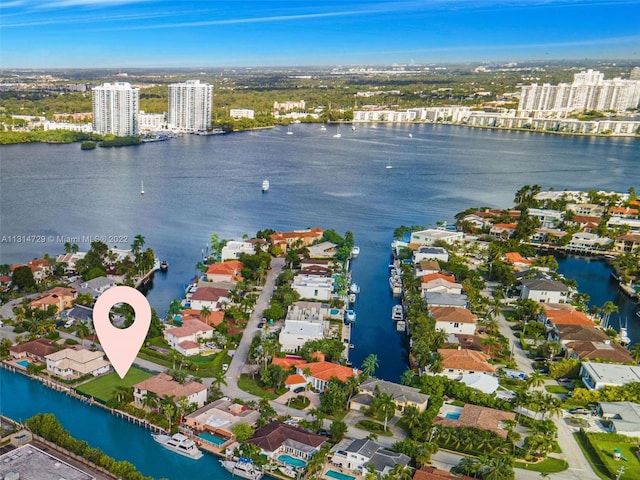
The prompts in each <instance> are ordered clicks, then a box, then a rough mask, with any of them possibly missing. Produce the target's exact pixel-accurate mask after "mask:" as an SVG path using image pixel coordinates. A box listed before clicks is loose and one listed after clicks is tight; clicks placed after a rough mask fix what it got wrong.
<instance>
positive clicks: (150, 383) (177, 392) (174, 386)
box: [133, 373, 207, 407]
mask: <svg viewBox="0 0 640 480" xmlns="http://www.w3.org/2000/svg"><path fill="white" fill-rule="evenodd" d="M148 392H152V393H155V394H156V395H157V396H158V398H163V397H164V396H165V395H168V396H170V397H174V398H175V401H176V402H178V401H180V398H182V397H185V398H186V399H187V400H188V402H189V403H190V404H192V403H193V404H196V405H197V406H198V407H202V406H203V405H204V404H205V403H206V401H207V387H205V386H204V385H202V384H201V383H198V382H194V381H193V380H192V381H189V382H186V383H184V384H181V383H178V382H176V381H175V380H174V379H173V377H171V376H170V375H167V374H166V373H160V374H158V375H156V376H155V377H151V378H148V379H146V380H143V381H142V382H140V383H136V384H135V385H134V386H133V401H134V404H135V405H136V406H137V407H142V405H143V402H144V399H145V397H146V395H147V393H148Z"/></svg>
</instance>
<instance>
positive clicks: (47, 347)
mask: <svg viewBox="0 0 640 480" xmlns="http://www.w3.org/2000/svg"><path fill="white" fill-rule="evenodd" d="M55 351H56V347H55V346H54V345H53V343H51V340H49V339H48V338H38V339H36V340H31V341H30V342H26V343H23V344H21V345H13V346H12V347H9V356H10V357H11V358H12V359H15V360H23V359H25V358H27V359H31V360H34V361H36V362H40V363H47V360H46V358H45V357H46V356H47V355H49V354H51V353H53V352H55Z"/></svg>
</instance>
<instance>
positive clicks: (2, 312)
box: [0, 293, 42, 320]
mask: <svg viewBox="0 0 640 480" xmlns="http://www.w3.org/2000/svg"><path fill="white" fill-rule="evenodd" d="M41 295H42V294H41V293H32V294H31V295H25V296H24V297H20V298H16V299H15V300H11V301H9V302H7V303H5V304H4V305H2V306H1V307H0V318H6V319H8V320H13V319H14V318H15V315H14V314H13V307H15V306H17V305H20V304H21V303H22V302H23V301H24V299H25V298H26V299H29V300H33V299H34V298H37V297H39V296H41Z"/></svg>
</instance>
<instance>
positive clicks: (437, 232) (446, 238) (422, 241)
mask: <svg viewBox="0 0 640 480" xmlns="http://www.w3.org/2000/svg"><path fill="white" fill-rule="evenodd" d="M463 238H464V233H463V232H457V231H455V230H453V231H452V230H444V229H439V228H428V229H426V230H420V231H417V232H411V239H410V240H409V243H412V244H416V245H421V246H422V245H424V246H427V247H429V246H432V245H433V244H434V243H436V242H445V243H449V244H453V243H455V242H458V241H461V240H462V239H463Z"/></svg>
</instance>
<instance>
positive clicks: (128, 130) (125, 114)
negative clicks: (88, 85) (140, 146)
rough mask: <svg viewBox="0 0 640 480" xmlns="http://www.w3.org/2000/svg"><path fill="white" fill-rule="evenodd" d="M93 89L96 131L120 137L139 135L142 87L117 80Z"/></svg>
mask: <svg viewBox="0 0 640 480" xmlns="http://www.w3.org/2000/svg"><path fill="white" fill-rule="evenodd" d="M92 91H93V130H94V131H96V132H98V133H100V134H101V135H105V134H108V133H111V134H113V135H116V136H118V137H125V136H127V135H137V133H138V105H139V103H140V89H138V88H135V87H132V86H131V84H130V83H127V82H117V83H105V84H103V85H101V86H99V87H94V88H93V89H92Z"/></svg>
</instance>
